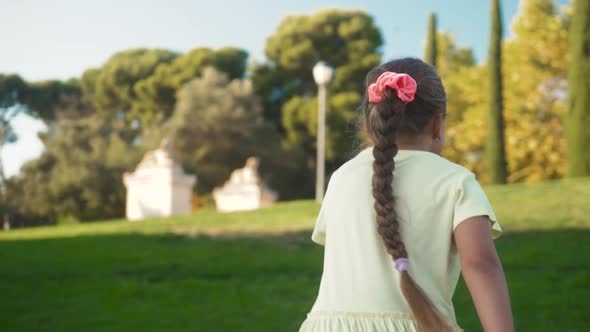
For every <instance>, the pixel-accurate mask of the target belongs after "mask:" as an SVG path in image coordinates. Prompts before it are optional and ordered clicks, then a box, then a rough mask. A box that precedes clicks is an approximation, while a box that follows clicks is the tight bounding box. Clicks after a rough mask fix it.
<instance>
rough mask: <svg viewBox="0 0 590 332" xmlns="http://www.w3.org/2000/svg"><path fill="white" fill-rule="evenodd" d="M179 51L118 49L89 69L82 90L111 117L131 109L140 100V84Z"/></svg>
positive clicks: (130, 115) (172, 58)
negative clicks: (138, 87) (99, 64)
mask: <svg viewBox="0 0 590 332" xmlns="http://www.w3.org/2000/svg"><path fill="white" fill-rule="evenodd" d="M177 56H178V54H177V53H174V52H171V51H168V50H164V49H145V48H138V49H130V50H126V51H122V52H118V53H116V54H114V55H113V56H111V58H109V60H108V61H107V62H106V63H105V64H104V65H103V66H102V67H101V68H99V69H98V70H97V69H89V70H87V71H86V72H85V73H84V74H83V76H82V84H81V87H82V89H83V90H82V93H83V95H85V96H87V98H88V99H89V100H90V102H91V105H92V107H93V108H95V109H96V110H97V111H99V112H102V113H105V114H108V115H109V116H111V117H114V116H116V115H117V114H118V113H121V114H126V115H127V117H128V118H131V119H132V118H134V117H135V116H137V114H133V113H130V112H131V107H132V104H133V103H134V102H135V101H136V100H137V98H138V95H137V92H136V88H135V86H136V84H138V82H140V81H141V80H144V79H146V78H148V77H150V76H152V75H153V74H154V73H155V71H156V69H157V68H158V67H159V66H160V65H162V64H166V63H169V62H172V61H173V60H174V59H175V58H176V57H177Z"/></svg>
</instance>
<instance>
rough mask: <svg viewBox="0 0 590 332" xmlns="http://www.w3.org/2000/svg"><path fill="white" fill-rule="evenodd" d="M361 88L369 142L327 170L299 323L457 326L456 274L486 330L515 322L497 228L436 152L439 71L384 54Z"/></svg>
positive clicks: (308, 330) (471, 186) (441, 100)
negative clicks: (316, 281)
mask: <svg viewBox="0 0 590 332" xmlns="http://www.w3.org/2000/svg"><path fill="white" fill-rule="evenodd" d="M366 91H367V92H366V93H367V97H366V98H365V102H364V130H365V131H366V134H367V135H368V136H369V137H370V139H371V141H372V143H373V146H371V147H368V148H366V149H365V150H363V151H361V152H360V153H359V154H358V155H357V156H356V157H354V158H353V159H351V160H349V161H348V162H347V163H345V164H344V165H343V166H342V167H340V168H339V169H338V170H337V171H336V172H334V174H333V175H332V177H331V178H330V182H329V184H328V189H327V191H326V196H325V198H324V201H323V203H322V207H321V209H320V212H319V216H318V219H317V221H316V226H315V228H314V231H313V234H312V240H313V241H315V242H317V243H319V244H322V245H324V246H325V248H324V271H323V274H322V280H321V283H320V288H319V293H318V297H317V299H316V301H315V303H314V305H313V307H312V309H311V311H310V312H309V313H308V315H307V319H306V320H305V321H304V322H303V324H302V325H301V328H300V332H312V331H342V332H344V331H363V332H369V331H371V332H372V331H374V332H377V331H427V332H430V331H461V328H460V327H459V326H458V325H457V323H456V318H455V311H454V308H453V304H452V302H451V299H452V296H453V292H454V290H455V287H456V285H457V282H458V279H459V274H460V273H461V272H462V273H463V277H464V279H465V282H466V284H467V286H468V288H469V291H470V293H471V296H472V298H473V302H474V304H475V307H476V309H477V313H478V315H479V318H480V321H481V323H482V326H483V328H484V330H485V331H486V332H488V331H502V332H509V331H513V330H514V328H513V321H512V313H511V308H510V301H509V296H508V289H507V286H506V281H505V277H504V272H503V270H502V265H501V263H500V260H499V258H498V256H497V254H496V250H495V246H494V243H493V240H492V239H493V238H496V237H498V236H500V234H501V233H502V230H501V228H500V225H499V224H498V222H497V220H496V216H495V214H494V212H493V210H492V207H491V205H490V203H489V201H488V199H487V197H486V195H485V193H484V191H483V190H482V188H481V186H480V185H479V183H478V182H477V180H476V178H475V176H474V175H473V173H471V172H470V171H468V170H467V169H465V168H463V167H461V166H459V165H457V164H454V163H452V162H450V161H448V160H446V159H444V158H442V157H441V156H440V153H441V150H442V148H443V144H444V122H445V117H446V94H445V91H444V87H443V85H442V82H441V80H440V78H439V77H438V75H437V74H436V72H435V70H434V68H433V67H432V66H430V65H428V64H425V63H424V62H422V61H420V60H417V59H409V58H408V59H400V60H394V61H391V62H388V63H386V64H383V65H381V66H379V67H377V68H375V69H373V70H371V71H370V72H369V74H368V75H367V80H366Z"/></svg>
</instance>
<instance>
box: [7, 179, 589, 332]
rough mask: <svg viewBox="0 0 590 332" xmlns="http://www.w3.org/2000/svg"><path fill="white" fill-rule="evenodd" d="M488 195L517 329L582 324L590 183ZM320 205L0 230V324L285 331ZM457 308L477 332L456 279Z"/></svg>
mask: <svg viewBox="0 0 590 332" xmlns="http://www.w3.org/2000/svg"><path fill="white" fill-rule="evenodd" d="M486 192H487V193H488V195H489V197H490V200H491V201H492V204H493V205H494V208H495V210H496V213H497V215H498V219H499V220H500V222H501V224H502V226H503V227H504V229H505V231H506V234H505V236H503V237H502V238H501V239H500V240H498V241H497V242H496V244H497V246H498V250H499V252H500V255H501V257H502V260H503V262H504V265H505V269H506V274H507V277H508V281H509V286H510V290H511V296H512V301H513V306H514V312H515V319H516V324H517V330H520V331H588V330H590V321H588V319H587V315H588V312H590V304H588V301H587V299H588V298H590V253H589V252H588V251H587V250H585V248H586V244H587V243H588V241H590V217H589V216H590V199H589V198H590V179H581V180H567V181H555V182H547V183H543V184H537V185H530V186H529V185H509V186H493V187H487V188H486ZM318 208H319V206H318V205H317V204H316V203H314V202H311V201H299V202H289V203H281V204H278V205H276V206H275V207H272V208H268V209H261V210H258V211H253V212H243V213H229V214H219V213H215V212H198V213H195V214H193V215H191V216H187V217H178V218H166V219H154V220H146V221H142V222H134V223H131V222H127V221H123V220H115V221H106V222H96V223H90V224H81V225H67V226H58V227H39V228H34V229H23V230H14V231H10V232H7V233H0V331H146V332H149V331H296V330H297V329H298V327H299V324H300V323H301V321H302V320H303V319H304V317H305V314H306V313H307V311H308V310H309V309H310V308H311V305H312V304H313V301H314V300H315V296H316V294H317V288H318V286H319V279H320V276H321V267H322V266H321V264H322V247H321V246H318V245H315V244H314V243H312V242H311V241H310V239H309V235H310V229H311V227H313V224H314V221H315V216H316V213H317V211H318ZM455 304H456V311H457V316H458V319H459V323H460V324H461V325H462V326H463V327H464V328H465V330H466V331H477V330H480V327H479V323H478V320H477V316H476V314H475V311H474V309H473V306H472V304H471V300H470V298H469V294H468V292H467V290H466V287H465V286H464V285H463V284H461V285H460V286H459V288H458V290H457V293H456V295H455Z"/></svg>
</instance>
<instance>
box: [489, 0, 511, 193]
mask: <svg viewBox="0 0 590 332" xmlns="http://www.w3.org/2000/svg"><path fill="white" fill-rule="evenodd" d="M491 12H492V16H491V25H492V28H491V35H490V50H489V52H490V53H489V59H488V66H489V68H488V70H489V80H490V100H489V103H490V104H489V107H490V109H489V112H488V136H487V144H486V161H487V171H488V176H489V180H490V183H496V184H499V183H506V177H507V170H506V151H505V145H504V118H503V115H502V110H503V106H504V105H503V100H502V98H503V97H502V16H501V11H500V3H499V0H492V10H491Z"/></svg>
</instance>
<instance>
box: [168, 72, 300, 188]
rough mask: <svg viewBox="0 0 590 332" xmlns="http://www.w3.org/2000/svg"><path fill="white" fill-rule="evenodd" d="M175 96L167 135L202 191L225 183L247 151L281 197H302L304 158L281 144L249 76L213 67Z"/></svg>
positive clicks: (240, 164)
mask: <svg viewBox="0 0 590 332" xmlns="http://www.w3.org/2000/svg"><path fill="white" fill-rule="evenodd" d="M177 99H178V102H177V105H176V109H175V111H174V114H173V115H172V117H171V118H170V119H169V120H168V122H167V123H166V125H165V130H164V133H163V135H164V136H171V137H172V140H173V142H174V149H175V154H176V157H177V158H178V159H179V160H180V161H181V162H182V163H183V165H184V166H185V169H187V171H189V172H191V173H196V174H197V175H198V177H199V181H198V183H197V189H198V191H199V192H201V193H204V192H209V191H211V190H212V189H213V188H214V187H216V186H220V185H222V184H223V183H224V182H225V181H226V180H227V179H228V178H229V176H230V174H231V172H232V171H233V170H234V169H236V168H239V167H242V166H243V165H244V162H245V161H246V159H247V158H248V157H251V156H256V157H259V158H260V161H261V167H262V171H263V173H262V175H263V177H264V179H265V180H267V181H268V182H270V184H271V186H273V187H274V188H275V189H279V192H280V194H281V196H282V198H288V197H293V196H295V197H297V196H298V197H301V196H300V195H298V192H300V191H299V188H297V187H298V186H297V185H296V183H294V182H293V181H301V177H300V176H299V177H298V176H297V174H296V173H297V171H298V170H299V169H301V166H300V165H298V163H303V160H302V158H298V154H297V153H296V151H289V152H287V151H285V150H283V149H282V147H281V144H280V137H279V134H278V132H277V131H276V129H275V128H274V127H273V126H272V124H271V123H269V122H266V121H264V120H263V118H262V114H261V107H260V102H259V99H258V97H256V96H255V95H254V94H253V87H252V83H251V82H250V81H249V80H245V79H243V80H241V79H233V80H230V79H229V78H228V76H227V75H225V74H223V73H220V72H218V71H216V70H214V69H213V68H209V69H206V70H205V71H204V72H203V76H202V77H201V78H195V79H193V80H191V81H189V82H188V83H186V84H185V85H184V86H183V87H182V88H181V89H180V90H179V92H178V96H177ZM292 175H296V176H295V177H291V176H292ZM299 187H301V186H299Z"/></svg>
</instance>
